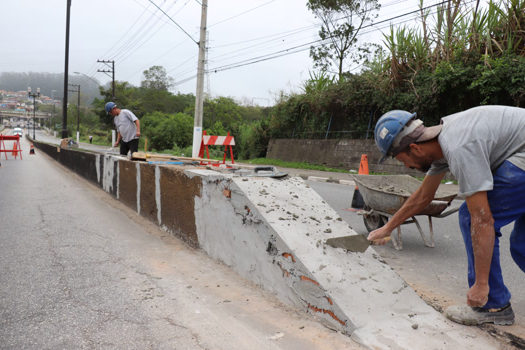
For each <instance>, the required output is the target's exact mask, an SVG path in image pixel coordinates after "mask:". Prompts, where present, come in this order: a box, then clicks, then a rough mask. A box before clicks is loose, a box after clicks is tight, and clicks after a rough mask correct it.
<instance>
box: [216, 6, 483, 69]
mask: <svg viewBox="0 0 525 350" xmlns="http://www.w3.org/2000/svg"><path fill="white" fill-rule="evenodd" d="M473 1H474V0H471V1H469V2H467V4H468V3H472V2H473ZM447 2H448V0H445V1H442V2H440V3H437V4H434V5H429V6H426V7H424V8H421V9H418V10H415V11H411V12H406V13H404V14H401V15H397V16H394V17H391V18H387V19H385V20H382V21H379V22H376V23H371V24H369V25H366V26H363V27H362V28H361V29H365V28H370V27H373V26H377V25H379V24H382V23H385V22H389V21H392V20H394V19H398V18H401V17H405V16H408V15H413V14H418V13H419V12H420V11H425V10H428V9H430V8H432V7H437V6H440V5H444V4H446V3H447ZM409 20H411V19H409ZM407 21H408V20H407ZM403 22H404V21H403ZM403 22H401V23H403ZM375 30H377V29H375ZM329 39H331V38H327V39H318V40H314V41H311V42H308V43H305V44H301V45H297V46H294V47H291V48H288V49H284V50H280V51H276V52H273V53H270V54H266V55H262V56H257V57H253V58H250V59H246V60H242V61H239V62H234V63H231V64H227V65H224V66H220V67H216V68H212V69H210V70H209V72H213V73H217V72H221V71H225V70H230V69H234V68H239V67H243V66H247V65H251V64H255V63H259V62H263V61H268V60H271V59H275V58H279V57H282V56H287V55H291V54H294V53H298V52H301V51H306V50H309V49H310V47H307V48H304V46H306V45H313V44H317V45H322V44H323V43H324V42H325V41H327V40H329Z"/></svg>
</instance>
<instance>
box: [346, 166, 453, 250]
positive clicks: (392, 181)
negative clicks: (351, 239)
mask: <svg viewBox="0 0 525 350" xmlns="http://www.w3.org/2000/svg"><path fill="white" fill-rule="evenodd" d="M353 178H354V181H355V183H356V185H357V186H359V192H360V193H361V195H362V197H363V201H364V203H365V205H364V208H363V209H362V210H358V211H357V213H358V214H359V215H362V216H363V222H364V224H365V227H366V229H367V230H368V232H371V231H373V230H375V229H378V228H380V227H382V226H383V225H384V224H385V223H386V222H387V221H388V219H389V218H390V217H392V216H393V215H394V214H395V213H396V212H397V211H398V210H399V209H400V208H401V206H402V205H403V204H404V203H405V201H406V200H407V199H408V197H410V195H411V194H412V193H414V192H415V191H416V190H417V189H418V188H419V186H420V185H421V181H419V180H417V179H415V178H413V177H412V176H409V175H353ZM456 196H457V192H455V191H452V190H450V189H446V188H443V187H441V186H440V187H439V188H438V190H437V191H436V194H435V196H434V199H433V200H432V202H430V204H429V205H428V206H427V207H425V208H424V209H423V210H421V212H419V213H417V214H416V215H426V216H427V217H428V226H429V231H430V233H429V235H428V238H427V235H425V233H424V232H423V229H422V228H421V225H420V224H419V222H418V221H417V219H416V217H415V216H416V215H414V216H412V218H411V219H409V220H407V221H405V222H404V223H403V225H405V224H411V223H414V224H416V226H417V229H418V230H419V234H420V235H421V238H422V239H423V242H424V244H425V245H426V246H427V247H431V248H433V247H434V246H435V242H434V229H433V227H432V218H444V217H446V216H449V215H451V214H453V213H455V212H457V211H458V210H459V207H457V208H450V209H449V210H447V211H445V209H446V208H447V207H449V206H450V204H451V202H452V200H454V198H456ZM392 244H393V245H394V248H395V249H397V250H401V249H403V242H402V240H401V226H400V227H398V228H397V237H392Z"/></svg>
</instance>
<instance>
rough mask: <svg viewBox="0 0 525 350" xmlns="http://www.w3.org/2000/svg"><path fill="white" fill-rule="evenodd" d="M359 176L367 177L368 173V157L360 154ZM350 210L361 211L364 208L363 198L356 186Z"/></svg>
mask: <svg viewBox="0 0 525 350" xmlns="http://www.w3.org/2000/svg"><path fill="white" fill-rule="evenodd" d="M358 174H359V175H369V173H368V156H367V155H366V154H361V163H359V172H358ZM351 207H352V208H354V209H363V208H364V207H365V201H364V200H363V196H362V195H361V193H360V192H359V187H357V185H356V186H355V189H354V196H353V197H352V205H351Z"/></svg>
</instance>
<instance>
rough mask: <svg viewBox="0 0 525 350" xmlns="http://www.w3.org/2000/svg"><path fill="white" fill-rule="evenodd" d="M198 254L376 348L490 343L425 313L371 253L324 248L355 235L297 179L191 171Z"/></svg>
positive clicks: (412, 294) (466, 346) (463, 346)
mask: <svg viewBox="0 0 525 350" xmlns="http://www.w3.org/2000/svg"><path fill="white" fill-rule="evenodd" d="M188 173H193V174H195V176H200V177H201V178H202V179H203V181H204V185H203V193H202V196H201V197H200V198H199V199H197V200H196V202H195V205H196V207H195V213H196V214H195V215H196V220H197V221H196V222H197V233H198V236H199V242H200V246H201V247H202V249H204V250H205V251H206V252H207V253H208V254H209V255H211V256H213V257H215V258H217V259H219V260H221V261H223V262H224V263H226V264H227V265H229V266H231V267H232V268H233V269H235V270H236V271H238V272H239V273H240V274H241V275H243V276H244V277H246V278H250V279H252V280H253V281H255V282H256V283H258V284H259V285H261V286H263V287H264V288H267V289H269V290H271V291H273V292H274V293H276V294H277V295H279V297H280V298H281V300H283V301H286V302H288V303H292V304H294V305H295V306H297V307H299V308H302V309H303V310H307V311H309V312H310V313H313V314H315V315H318V316H319V317H321V318H322V319H323V321H324V322H325V324H327V325H328V326H329V327H332V328H334V329H338V330H340V331H342V332H345V333H347V334H349V335H351V336H352V338H353V339H355V340H356V341H358V342H359V343H361V344H363V345H365V346H368V347H370V348H373V349H396V348H398V349H480V348H483V349H489V348H493V343H492V342H489V341H488V340H487V339H486V338H479V339H473V338H472V330H471V329H468V328H465V327H463V326H459V325H456V324H454V323H452V322H450V321H448V320H446V319H445V318H444V317H443V316H442V315H441V314H439V313H438V312H436V311H435V310H434V309H433V308H431V307H430V306H428V305H427V304H426V303H425V302H424V301H422V300H421V298H420V297H419V296H418V295H417V294H416V293H415V292H414V291H413V290H412V289H411V288H410V287H408V286H407V284H406V283H405V282H404V281H403V280H402V279H401V278H400V277H399V276H398V275H397V274H396V273H395V272H394V271H393V270H392V269H391V268H390V267H389V266H388V265H386V264H385V263H384V262H383V261H382V260H381V259H380V257H379V256H378V255H377V254H375V252H374V250H373V249H368V250H367V251H366V252H365V253H347V252H346V251H344V250H342V249H334V248H332V247H329V246H325V244H324V241H325V240H326V239H328V238H331V237H341V236H346V235H354V234H356V233H355V232H354V231H353V230H352V229H351V228H350V227H348V225H347V224H346V223H345V222H344V221H342V220H341V219H340V217H339V216H338V215H337V213H336V212H335V211H334V210H333V209H332V208H331V207H330V206H328V205H327V204H326V203H325V202H324V201H323V200H322V199H321V198H320V197H319V195H318V194H317V193H316V192H315V191H313V190H312V189H310V188H309V187H308V186H307V185H305V184H304V182H303V180H302V179H300V178H291V179H288V180H284V181H277V180H274V179H267V178H266V179H265V178H249V179H248V178H240V177H232V176H224V175H217V174H214V173H213V172H209V171H188Z"/></svg>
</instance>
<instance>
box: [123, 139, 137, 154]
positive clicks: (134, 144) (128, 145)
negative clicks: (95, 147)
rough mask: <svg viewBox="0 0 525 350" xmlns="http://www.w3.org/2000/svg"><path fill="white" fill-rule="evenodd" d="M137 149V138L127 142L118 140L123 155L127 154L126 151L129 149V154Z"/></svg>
mask: <svg viewBox="0 0 525 350" xmlns="http://www.w3.org/2000/svg"><path fill="white" fill-rule="evenodd" d="M138 150H139V139H133V140H131V141H128V142H124V141H123V140H120V154H122V155H123V156H125V155H127V154H128V151H131V154H133V152H137V151H138Z"/></svg>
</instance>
